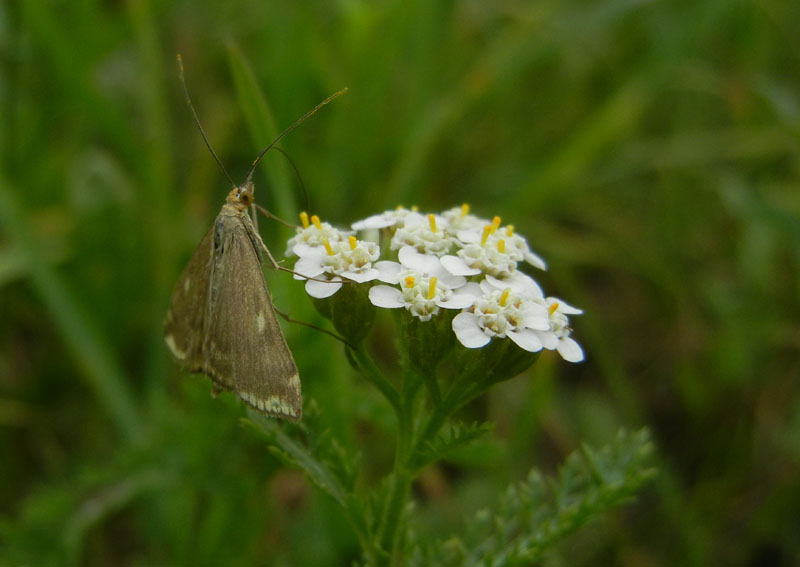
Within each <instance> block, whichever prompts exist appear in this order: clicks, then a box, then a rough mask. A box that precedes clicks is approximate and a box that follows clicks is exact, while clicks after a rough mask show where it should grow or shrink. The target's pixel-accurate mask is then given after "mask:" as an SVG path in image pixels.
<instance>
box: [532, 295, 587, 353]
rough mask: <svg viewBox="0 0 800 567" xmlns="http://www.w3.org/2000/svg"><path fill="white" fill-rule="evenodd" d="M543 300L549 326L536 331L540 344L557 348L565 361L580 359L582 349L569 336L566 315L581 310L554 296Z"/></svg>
mask: <svg viewBox="0 0 800 567" xmlns="http://www.w3.org/2000/svg"><path fill="white" fill-rule="evenodd" d="M544 301H545V304H546V305H547V312H548V316H549V328H548V329H547V330H545V331H537V332H536V334H537V335H538V336H539V340H541V341H542V346H544V348H546V349H548V350H557V351H558V354H560V355H561V358H563V359H564V360H566V361H567V362H580V361H582V360H583V349H581V346H580V345H579V344H578V343H577V342H576V341H575V339H573V338H572V337H570V336H569V335H570V332H571V329H570V327H569V318H568V317H567V315H580V314H581V313H583V311H582V310H580V309H578V308H577V307H572V306H571V305H569V304H568V303H566V302H565V301H562V300H560V299H558V298H556V297H548V298H547V299H545V300H544Z"/></svg>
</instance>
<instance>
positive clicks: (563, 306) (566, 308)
mask: <svg viewBox="0 0 800 567" xmlns="http://www.w3.org/2000/svg"><path fill="white" fill-rule="evenodd" d="M553 303H558V311H560V312H561V313H563V314H564V315H581V314H583V309H578V308H577V307H573V306H572V305H570V304H569V303H567V302H566V301H564V300H562V299H559V298H557V297H548V298H547V305H552V304H553Z"/></svg>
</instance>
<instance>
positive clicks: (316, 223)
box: [311, 215, 322, 230]
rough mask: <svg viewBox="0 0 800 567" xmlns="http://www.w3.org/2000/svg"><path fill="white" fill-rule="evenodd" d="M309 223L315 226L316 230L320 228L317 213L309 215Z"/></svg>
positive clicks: (320, 224)
mask: <svg viewBox="0 0 800 567" xmlns="http://www.w3.org/2000/svg"><path fill="white" fill-rule="evenodd" d="M311 224H313V225H314V226H315V227H317V230H322V223H321V222H319V217H318V216H317V215H311Z"/></svg>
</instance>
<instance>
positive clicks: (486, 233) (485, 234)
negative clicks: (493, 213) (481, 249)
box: [481, 224, 496, 246]
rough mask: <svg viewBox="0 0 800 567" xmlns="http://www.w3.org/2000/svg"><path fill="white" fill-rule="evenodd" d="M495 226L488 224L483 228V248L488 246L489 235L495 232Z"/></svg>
mask: <svg viewBox="0 0 800 567" xmlns="http://www.w3.org/2000/svg"><path fill="white" fill-rule="evenodd" d="M495 230H496V229H495V226H494V225H493V224H487V225H486V226H484V227H483V236H482V237H481V246H486V240H487V239H488V238H489V235H490V234H492V233H493V232H494V231H495Z"/></svg>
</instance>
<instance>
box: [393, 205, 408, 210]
mask: <svg viewBox="0 0 800 567" xmlns="http://www.w3.org/2000/svg"><path fill="white" fill-rule="evenodd" d="M394 210H395V211H405V210H406V208H405V207H404V206H403V205H397V206H396V207H395V208H394Z"/></svg>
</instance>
